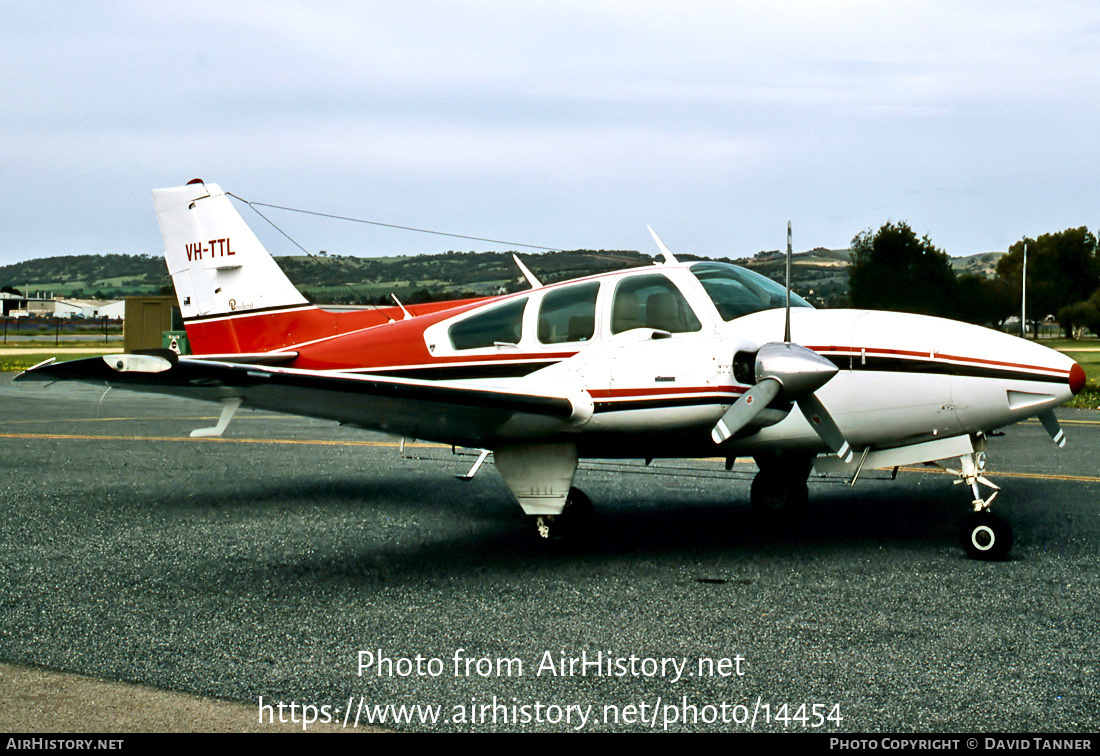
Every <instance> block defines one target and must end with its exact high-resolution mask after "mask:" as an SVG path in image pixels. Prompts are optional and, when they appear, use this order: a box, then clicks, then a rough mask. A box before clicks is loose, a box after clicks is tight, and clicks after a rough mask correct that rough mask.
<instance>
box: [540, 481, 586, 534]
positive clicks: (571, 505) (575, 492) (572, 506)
mask: <svg viewBox="0 0 1100 756" xmlns="http://www.w3.org/2000/svg"><path fill="white" fill-rule="evenodd" d="M531 520H532V522H533V524H534V526H535V527H534V530H535V538H537V539H538V541H539V542H541V543H543V544H545V545H547V546H550V547H559V546H569V545H575V544H578V543H583V542H585V541H586V540H588V539H589V538H591V537H592V530H593V528H594V526H595V520H596V510H595V507H593V506H592V500H591V499H589V498H588V497H587V496H586V495H585V494H584V493H583V492H581V491H580V489H577V488H570V489H569V496H568V498H566V500H565V508H564V509H562V511H561V514H556V515H534V516H533V517H532V518H531Z"/></svg>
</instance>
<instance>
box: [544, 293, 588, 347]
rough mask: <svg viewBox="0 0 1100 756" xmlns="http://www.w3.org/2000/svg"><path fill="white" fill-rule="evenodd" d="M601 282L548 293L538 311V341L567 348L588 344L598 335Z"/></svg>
mask: <svg viewBox="0 0 1100 756" xmlns="http://www.w3.org/2000/svg"><path fill="white" fill-rule="evenodd" d="M599 292H600V284H599V282H598V281H597V282H592V283H585V284H577V285H575V286H566V287H564V288H562V289H557V290H554V291H549V292H547V293H546V296H544V297H543V298H542V305H541V306H540V307H539V325H538V328H539V341H541V342H542V343H543V344H565V343H568V342H574V341H588V340H589V339H591V338H592V335H593V334H594V333H595V332H596V295H597V294H599Z"/></svg>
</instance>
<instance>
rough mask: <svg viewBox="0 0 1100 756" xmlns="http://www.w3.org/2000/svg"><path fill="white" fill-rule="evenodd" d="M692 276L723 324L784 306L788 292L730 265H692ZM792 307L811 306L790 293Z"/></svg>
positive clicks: (782, 287)
mask: <svg viewBox="0 0 1100 756" xmlns="http://www.w3.org/2000/svg"><path fill="white" fill-rule="evenodd" d="M691 272H692V273H694V274H695V277H696V278H698V279H699V283H701V284H703V288H704V289H706V291H707V296H709V297H710V300H711V301H712V302H714V306H715V307H716V308H718V314H719V315H721V316H722V320H725V321H730V320H733V319H734V318H739V317H741V316H742V315H748V314H750V313H753V312H759V311H761V310H773V309H775V308H777V307H783V306H785V304H786V296H787V290H786V288H785V287H784V286H783V285H782V284H778V283H776V282H775V281H773V280H771V279H770V278H767V277H765V276H762V275H760V274H759V273H754V272H752V271H751V270H747V269H745V268H739V267H737V266H736V265H730V264H729V263H720V262H701V263H696V264H695V265H692V266H691ZM791 307H812V305H810V304H809V303H808V302H807V301H806V300H804V299H803V298H802V297H800V296H798V295H797V294H795V293H794V292H793V291H792V292H791Z"/></svg>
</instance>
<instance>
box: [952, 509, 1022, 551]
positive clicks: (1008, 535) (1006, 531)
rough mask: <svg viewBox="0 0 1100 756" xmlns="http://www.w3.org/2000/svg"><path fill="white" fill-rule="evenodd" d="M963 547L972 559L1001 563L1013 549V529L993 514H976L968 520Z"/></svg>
mask: <svg viewBox="0 0 1100 756" xmlns="http://www.w3.org/2000/svg"><path fill="white" fill-rule="evenodd" d="M963 547H964V548H965V549H966V553H967V556H969V557H970V558H971V559H981V560H983V561H999V560H1002V559H1004V558H1005V557H1007V556H1008V551H1009V549H1011V548H1012V528H1011V527H1010V526H1009V524H1008V522H1006V521H1005V520H1004V518H1001V517H998V516H997V515H995V514H993V513H992V512H975V513H974V514H972V515H970V517H969V518H968V519H967V523H966V528H965V530H964V531H963Z"/></svg>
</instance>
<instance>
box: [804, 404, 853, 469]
mask: <svg viewBox="0 0 1100 756" xmlns="http://www.w3.org/2000/svg"><path fill="white" fill-rule="evenodd" d="M797 404H798V408H799V409H800V410H802V414H803V415H805V416H806V419H807V420H809V421H810V427H811V428H813V429H814V432H815V433H817V435H819V436H821V440H822V441H824V442H825V444H826V445H827V446H828V447H829V448H830V449H832V450H833V453H834V454H836V455H837V456H838V457H840V458H841V459H842V460H844V462H851V461H852V457H853V456H854V454H853V452H852V447H851V446H850V445H849V444H848V441H847V440H846V439H845V438H844V434H843V433H841V432H840V428H838V427H837V424H836V421H835V420H833V417H832V415H830V414H829V411H828V410H827V409H825V405H824V404H822V403H821V401H820V400H819V399H818V398H817V397H816V396H814V395H813V394H806V395H805V396H802V397H799V398H798V400H797Z"/></svg>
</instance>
